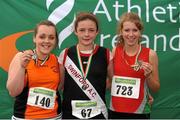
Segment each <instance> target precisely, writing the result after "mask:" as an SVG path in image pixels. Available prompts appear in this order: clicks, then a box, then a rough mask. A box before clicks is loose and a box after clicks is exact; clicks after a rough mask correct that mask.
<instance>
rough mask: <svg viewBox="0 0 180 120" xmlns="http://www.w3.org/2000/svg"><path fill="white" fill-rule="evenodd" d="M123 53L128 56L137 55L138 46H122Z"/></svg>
mask: <svg viewBox="0 0 180 120" xmlns="http://www.w3.org/2000/svg"><path fill="white" fill-rule="evenodd" d="M124 51H125V52H126V54H127V55H128V56H134V55H136V54H137V53H138V51H139V44H138V45H134V46H128V45H126V46H124Z"/></svg>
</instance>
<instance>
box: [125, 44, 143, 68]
mask: <svg viewBox="0 0 180 120" xmlns="http://www.w3.org/2000/svg"><path fill="white" fill-rule="evenodd" d="M141 50H142V48H141V45H139V50H138V53H137V55H136V58H135V63H134V65H130V64H129V63H128V62H127V60H126V59H125V57H124V52H125V50H124V52H123V58H124V60H125V62H126V64H128V65H130V66H131V67H132V68H133V69H134V70H135V71H138V70H139V68H140V63H139V61H138V57H139V55H140V53H141Z"/></svg>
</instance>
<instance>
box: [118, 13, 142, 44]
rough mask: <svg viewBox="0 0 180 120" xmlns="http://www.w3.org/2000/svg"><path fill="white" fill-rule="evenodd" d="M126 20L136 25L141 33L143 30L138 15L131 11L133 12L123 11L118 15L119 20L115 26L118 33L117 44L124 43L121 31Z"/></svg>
mask: <svg viewBox="0 0 180 120" xmlns="http://www.w3.org/2000/svg"><path fill="white" fill-rule="evenodd" d="M127 21H130V22H132V23H134V24H135V25H136V27H137V28H138V29H139V30H140V31H141V33H142V32H143V23H142V21H141V19H140V17H139V16H138V14H136V13H133V12H128V13H124V14H123V15H122V16H121V17H120V20H119V22H118V26H117V35H118V43H117V45H123V44H124V40H123V38H122V33H121V32H122V29H123V24H124V22H127Z"/></svg>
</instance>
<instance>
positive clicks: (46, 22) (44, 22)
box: [34, 20, 59, 46]
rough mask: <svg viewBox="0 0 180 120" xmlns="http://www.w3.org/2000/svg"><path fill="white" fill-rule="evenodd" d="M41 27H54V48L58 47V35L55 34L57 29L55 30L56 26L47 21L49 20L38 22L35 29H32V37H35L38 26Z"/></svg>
mask: <svg viewBox="0 0 180 120" xmlns="http://www.w3.org/2000/svg"><path fill="white" fill-rule="evenodd" d="M41 25H47V26H52V27H54V29H55V32H56V36H55V37H56V46H57V45H58V42H59V40H58V34H57V28H56V25H55V24H54V23H53V22H51V21H49V20H43V21H41V22H39V23H38V24H36V27H35V28H34V37H36V35H37V32H38V28H39V26H41Z"/></svg>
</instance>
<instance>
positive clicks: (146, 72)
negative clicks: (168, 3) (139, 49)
mask: <svg viewBox="0 0 180 120" xmlns="http://www.w3.org/2000/svg"><path fill="white" fill-rule="evenodd" d="M141 69H143V70H144V75H145V77H146V78H149V77H150V75H151V74H152V70H153V68H152V65H151V64H150V63H147V62H141Z"/></svg>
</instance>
